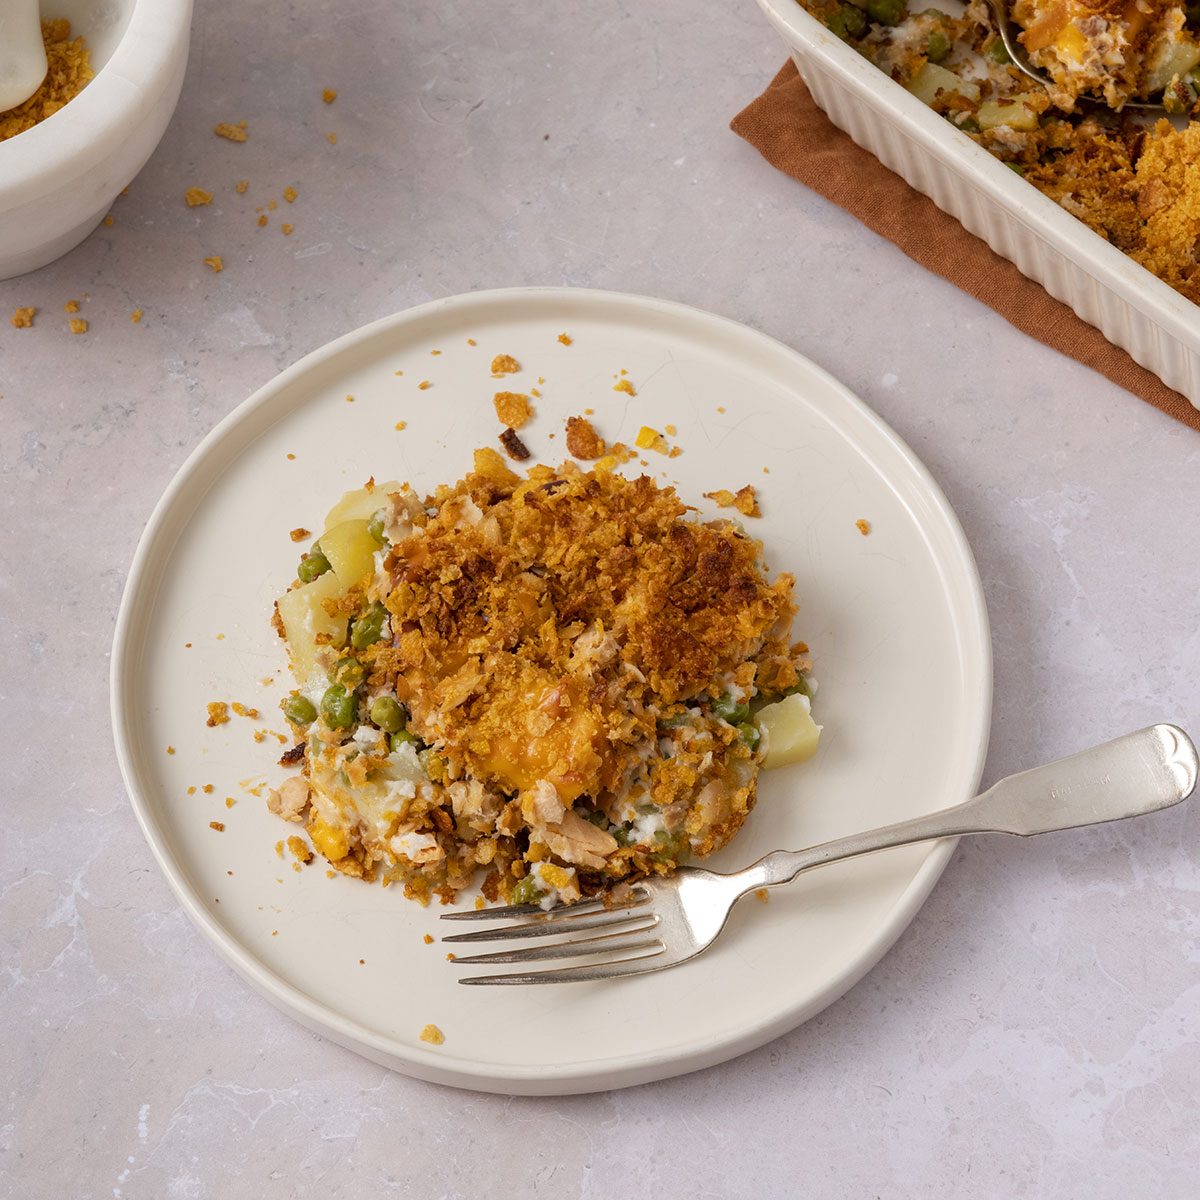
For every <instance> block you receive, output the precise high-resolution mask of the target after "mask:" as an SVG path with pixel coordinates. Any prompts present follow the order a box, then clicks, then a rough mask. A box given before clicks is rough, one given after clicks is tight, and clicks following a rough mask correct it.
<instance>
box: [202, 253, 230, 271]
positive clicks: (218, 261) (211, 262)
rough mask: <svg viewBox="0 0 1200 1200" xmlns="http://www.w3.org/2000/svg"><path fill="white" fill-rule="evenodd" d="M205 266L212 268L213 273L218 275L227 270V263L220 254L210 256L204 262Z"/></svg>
mask: <svg viewBox="0 0 1200 1200" xmlns="http://www.w3.org/2000/svg"><path fill="white" fill-rule="evenodd" d="M204 265H205V266H206V267H212V269H213V271H214V272H216V273H218V274H219V273H220V272H221V271H223V270H225V261H224V259H222V258H221V256H220V255H219V254H210V255H209V256H208V257H207V258H206V259H205V260H204Z"/></svg>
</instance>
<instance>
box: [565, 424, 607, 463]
mask: <svg viewBox="0 0 1200 1200" xmlns="http://www.w3.org/2000/svg"><path fill="white" fill-rule="evenodd" d="M607 449H608V447H607V446H605V444H604V439H603V438H602V437H601V436H600V435H599V434H598V433H597V432H596V430H595V427H594V426H593V425H592V423H591V421H589V420H588V419H587V418H586V417H568V418H567V451H568V453H570V454H572V455H573V456H574V457H575V458H581V459H584V460H590V459H593V458H600V457H601V456H602V455H603V454H604V452H605V450H607Z"/></svg>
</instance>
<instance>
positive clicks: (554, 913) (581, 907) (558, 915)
mask: <svg viewBox="0 0 1200 1200" xmlns="http://www.w3.org/2000/svg"><path fill="white" fill-rule="evenodd" d="M649 899H650V895H649V893H648V892H646V891H645V890H644V889H642V888H635V889H634V891H633V893H632V895H631V897H630V899H628V900H626V901H623V902H621V903H617V904H613V903H609V904H605V903H604V897H603V896H596V897H595V898H593V899H591V900H576V901H575V903H574V904H560V905H558V906H557V907H556V908H550V909H546V908H542V907H541V905H539V904H505V905H503V906H502V907H500V908H474V909H470V910H469V911H467V912H454V913H442V914H441V918H442V920H443V921H493V920H501V921H502V920H507V919H508V918H509V917H532V916H538V917H541V918H542V919H544V920H547V921H558V920H561V919H562V918H563V917H564V916H565V915H566V914H567V913H570V914H572V915H578V914H580V913H589V912H596V911H598V910H599V909H604V910H605V912H617V911H618V910H620V909H623V908H636V907H637V906H638V905H640V904H645V903H646V901H647V900H649Z"/></svg>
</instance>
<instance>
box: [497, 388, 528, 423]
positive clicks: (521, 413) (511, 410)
mask: <svg viewBox="0 0 1200 1200" xmlns="http://www.w3.org/2000/svg"><path fill="white" fill-rule="evenodd" d="M492 403H493V404H494V405H495V406H496V416H497V417H499V418H500V422H501V424H503V425H507V426H509V428H511V429H520V428H521V427H522V426H523V425H525V424H527V423H528V422H529V418H530V417H532V416H533V405H532V404H530V403H529V397H528V396H526V395H525V393H524V392H497V393H496V394H495V395H494V396H493V397H492Z"/></svg>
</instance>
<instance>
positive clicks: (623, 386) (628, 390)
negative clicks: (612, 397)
mask: <svg viewBox="0 0 1200 1200" xmlns="http://www.w3.org/2000/svg"><path fill="white" fill-rule="evenodd" d="M613 391H614V392H624V393H625V394H626V395H627V396H636V395H637V388H635V387H634V386H633V384H632V383H630V382H629V380H628V379H618V380H617V382H616V383H614V384H613Z"/></svg>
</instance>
